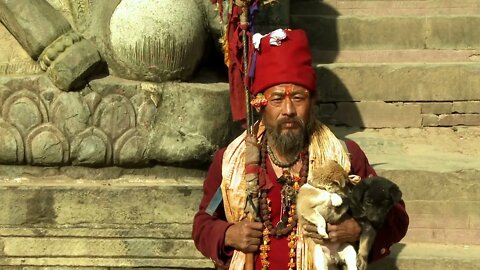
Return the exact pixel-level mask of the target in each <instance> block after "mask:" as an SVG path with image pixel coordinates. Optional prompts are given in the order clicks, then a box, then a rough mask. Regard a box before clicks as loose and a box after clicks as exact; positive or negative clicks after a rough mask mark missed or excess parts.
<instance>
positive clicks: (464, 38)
mask: <svg viewBox="0 0 480 270" xmlns="http://www.w3.org/2000/svg"><path fill="white" fill-rule="evenodd" d="M426 21H427V25H428V29H429V31H428V32H427V35H426V45H427V48H432V49H464V48H466V49H478V48H480V35H476V34H473V33H476V31H478V29H477V25H478V24H479V23H480V17H479V16H473V15H472V16H441V17H428V18H427V20H426Z"/></svg>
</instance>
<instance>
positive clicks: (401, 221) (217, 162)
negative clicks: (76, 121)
mask: <svg viewBox="0 0 480 270" xmlns="http://www.w3.org/2000/svg"><path fill="white" fill-rule="evenodd" d="M345 142H346V145H347V148H348V152H349V154H350V162H351V171H350V174H356V175H359V176H360V177H362V178H366V177H368V176H370V175H376V173H375V171H374V170H373V168H372V167H371V166H370V164H369V163H368V159H367V157H366V156H365V153H364V152H363V151H362V149H360V147H359V146H358V144H356V143H355V142H353V141H351V140H347V141H345ZM224 151H225V149H221V150H219V151H217V153H216V154H215V156H214V159H213V161H212V164H211V166H210V168H209V170H208V173H207V178H206V179H205V182H204V184H203V192H204V193H203V198H202V201H201V203H200V207H199V210H198V212H197V214H196V215H195V217H194V220H193V232H192V235H193V240H194V242H195V245H196V247H197V249H198V250H200V252H201V253H202V254H203V255H205V256H207V257H210V259H212V261H213V262H214V263H215V264H216V265H217V266H220V267H222V266H225V264H226V263H227V262H228V260H229V258H230V256H232V254H233V250H231V249H229V248H227V247H225V246H224V238H225V232H226V231H227V228H228V227H229V226H231V225H232V224H231V223H228V222H227V221H226V218H225V212H224V209H223V204H220V206H219V207H218V209H217V211H216V212H215V213H214V215H213V216H211V215H209V214H207V213H206V212H205V210H206V208H207V206H208V204H209V203H210V201H211V199H212V197H213V195H214V194H215V192H216V191H217V189H218V187H219V186H220V183H221V182H222V159H223V153H224ZM267 160H268V159H267ZM267 175H268V177H270V180H271V182H272V183H274V186H273V187H272V188H271V190H269V192H268V196H269V198H270V199H271V206H272V213H271V215H272V223H273V224H276V223H277V222H278V221H279V219H280V190H281V185H280V184H278V183H277V181H276V175H275V172H274V171H273V167H272V165H271V163H270V161H269V160H268V162H267ZM408 223H409V219H408V214H407V212H406V211H405V204H404V202H403V201H401V202H400V203H397V204H395V205H394V206H393V207H392V209H391V210H390V212H389V213H388V216H387V218H386V221H385V224H384V226H383V227H382V228H381V229H379V230H378V231H377V236H376V238H375V242H374V243H373V246H372V249H371V251H370V257H369V260H370V261H375V260H378V259H380V258H383V257H385V256H387V255H388V254H390V246H391V245H392V244H394V243H397V242H399V241H400V240H401V239H402V238H403V237H404V236H405V234H406V233H407V229H408ZM287 243H288V241H287V238H286V236H285V237H282V238H280V239H275V238H273V237H272V238H271V243H270V247H271V250H270V252H269V253H268V256H269V258H271V259H270V269H275V270H283V269H288V266H287V263H288V261H289V257H288V252H289V248H288V246H287ZM257 255H258V254H257ZM273 258H274V259H273ZM255 269H261V265H260V260H259V256H256V266H255Z"/></svg>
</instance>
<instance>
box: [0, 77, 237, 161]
mask: <svg viewBox="0 0 480 270" xmlns="http://www.w3.org/2000/svg"><path fill="white" fill-rule="evenodd" d="M0 85H2V87H1V88H0V104H2V118H3V119H4V120H5V121H6V122H7V123H10V124H12V125H14V126H15V127H16V128H17V129H18V130H19V131H20V133H21V134H22V136H23V137H24V138H25V136H27V134H29V133H30V132H31V131H32V129H35V128H38V127H39V126H40V125H42V124H49V125H51V124H53V125H55V126H56V127H57V128H56V129H55V130H58V132H59V133H58V132H57V131H54V133H55V134H57V133H58V134H57V135H55V136H54V137H53V138H65V139H68V142H72V150H71V154H72V156H71V157H69V155H67V156H65V154H64V153H57V154H54V155H56V157H55V158H53V157H52V158H53V159H52V160H51V161H50V162H53V163H54V164H58V163H57V162H60V161H61V162H65V163H66V164H69V162H73V163H74V164H84V165H87V164H89V165H95V166H99V165H101V164H102V163H101V162H106V163H105V164H111V162H113V163H114V164H115V165H127V164H128V165H135V164H137V165H139V164H144V163H145V162H148V161H150V160H158V161H160V162H167V163H181V162H190V161H200V162H201V163H204V162H207V161H208V160H210V157H211V154H212V152H213V151H215V150H216V149H218V148H219V147H220V146H223V145H225V144H226V143H227V142H228V140H229V139H230V132H231V126H230V124H229V123H230V109H229V103H228V94H229V93H228V85H227V84H225V83H209V84H203V83H163V84H156V83H144V82H134V81H128V80H123V79H118V78H113V77H108V78H104V79H99V80H95V81H92V82H91V83H90V87H89V88H86V89H84V90H83V91H81V92H69V93H65V92H62V91H60V90H59V89H56V88H55V87H54V86H53V85H52V83H51V82H50V81H49V80H48V79H47V78H46V77H45V76H35V77H30V76H27V77H0ZM91 127H95V128H97V129H98V130H95V129H94V130H95V131H92V129H90V128H91ZM87 130H88V131H87ZM97 131H98V132H97ZM127 133H128V134H127ZM78 134H81V135H79V136H77V135H78ZM102 134H106V136H107V138H104V136H103V135H102ZM29 136H32V135H29ZM35 136H36V135H35ZM45 136H46V135H41V137H42V138H43V137H45ZM32 138H33V137H31V138H30V139H32ZM45 138H46V137H45ZM42 140H43V139H42ZM53 140H54V141H55V140H56V139H53ZM62 140H64V139H62ZM31 142H32V140H27V142H26V143H27V144H29V143H31ZM68 142H67V144H68ZM73 142H74V143H73ZM50 143H52V146H53V143H54V142H53V141H51V142H50ZM50 143H49V144H50ZM89 143H91V144H92V145H88V144H89ZM62 144H63V143H62ZM57 146H58V147H60V145H57ZM64 146H65V145H63V146H62V147H63V148H62V149H63V150H62V151H64V150H65V149H68V147H67V148H65V147H64ZM39 147H40V144H39ZM97 147H98V149H97ZM26 149H35V148H32V147H31V146H29V145H27V146H26ZM52 149H53V148H52ZM52 149H50V150H48V151H52ZM55 149H57V148H55ZM59 149H60V148H58V150H59ZM36 150H39V151H40V149H36ZM42 151H43V150H41V152H42ZM68 151H69V152H70V150H68ZM37 154H39V153H37ZM28 155H31V153H30V154H27V156H28ZM39 155H40V156H42V155H43V154H39ZM33 160H34V159H33V158H28V159H27V162H32V161H33ZM42 160H44V159H42V158H41V159H38V160H35V162H40V163H36V164H38V165H42V163H41V162H42ZM45 162H46V161H45ZM46 164H47V163H45V164H43V165H46Z"/></svg>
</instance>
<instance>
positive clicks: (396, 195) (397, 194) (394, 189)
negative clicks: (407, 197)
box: [390, 184, 402, 203]
mask: <svg viewBox="0 0 480 270" xmlns="http://www.w3.org/2000/svg"><path fill="white" fill-rule="evenodd" d="M390 196H392V200H393V202H394V203H398V202H399V201H400V200H401V199H402V192H401V191H400V188H399V187H398V186H397V185H396V184H393V185H392V186H391V187H390Z"/></svg>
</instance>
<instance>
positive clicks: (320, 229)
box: [317, 226, 328, 239]
mask: <svg viewBox="0 0 480 270" xmlns="http://www.w3.org/2000/svg"><path fill="white" fill-rule="evenodd" d="M317 232H318V234H319V235H320V236H321V237H322V238H323V239H328V233H327V230H326V228H325V227H322V226H317Z"/></svg>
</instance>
